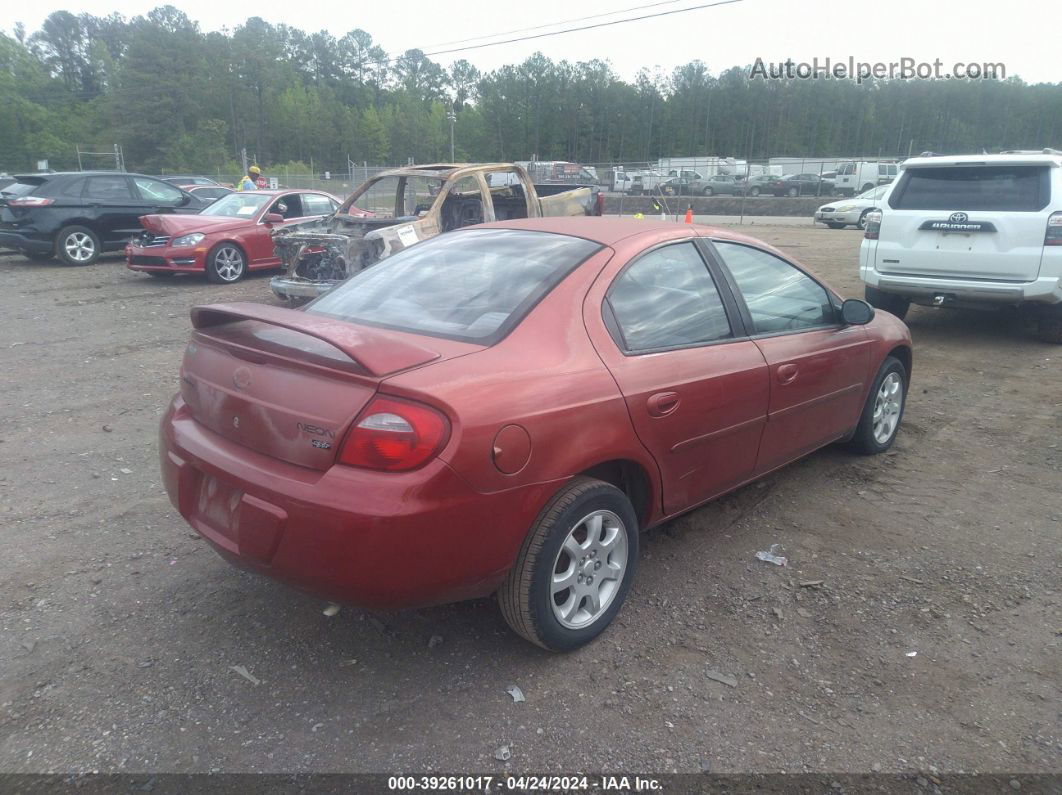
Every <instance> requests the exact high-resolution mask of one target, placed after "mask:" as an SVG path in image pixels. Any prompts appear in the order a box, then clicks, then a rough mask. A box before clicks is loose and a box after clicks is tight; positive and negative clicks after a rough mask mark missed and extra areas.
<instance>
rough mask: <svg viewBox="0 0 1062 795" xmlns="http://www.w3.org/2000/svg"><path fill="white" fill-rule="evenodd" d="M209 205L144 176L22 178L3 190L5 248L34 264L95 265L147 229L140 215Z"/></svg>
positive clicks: (0, 224) (0, 241)
mask: <svg viewBox="0 0 1062 795" xmlns="http://www.w3.org/2000/svg"><path fill="white" fill-rule="evenodd" d="M209 204H210V202H209V201H207V200H206V199H201V198H197V197H195V196H193V195H191V194H190V193H188V192H186V191H183V190H181V189H180V188H178V187H175V186H174V185H170V184H169V183H167V182H163V181H162V180H160V179H156V178H155V177H147V176H144V175H143V174H125V173H122V172H117V171H74V172H67V173H56V174H20V175H16V176H15V182H14V183H12V184H11V185H8V186H7V187H4V188H0V248H13V249H16V250H18V251H21V252H22V253H23V254H25V255H26V256H27V257H29V258H30V259H32V260H47V259H50V258H52V257H58V258H59V259H60V260H62V261H63V262H66V263H67V264H70V265H91V264H92V263H93V262H95V261H96V260H97V259H98V258H99V256H100V254H101V253H103V252H104V251H117V250H120V249H122V248H124V247H125V244H126V243H127V242H129V238H131V237H132V236H133V235H135V234H139V233H140V232H141V231H143V230H142V229H141V227H140V223H139V222H138V221H137V219H138V218H139V217H140V216H142V215H153V214H156V213H197V212H199V211H200V210H202V209H203V208H204V207H206V206H208V205H209Z"/></svg>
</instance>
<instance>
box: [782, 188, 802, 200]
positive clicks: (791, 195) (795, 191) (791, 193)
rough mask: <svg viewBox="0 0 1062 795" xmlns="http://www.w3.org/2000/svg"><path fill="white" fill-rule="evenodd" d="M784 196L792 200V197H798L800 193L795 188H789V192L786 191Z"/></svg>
mask: <svg viewBox="0 0 1062 795" xmlns="http://www.w3.org/2000/svg"><path fill="white" fill-rule="evenodd" d="M785 195H786V196H788V197H790V198H792V197H794V196H798V195H800V191H799V190H797V189H796V188H790V189H789V190H787V191H786V192H785Z"/></svg>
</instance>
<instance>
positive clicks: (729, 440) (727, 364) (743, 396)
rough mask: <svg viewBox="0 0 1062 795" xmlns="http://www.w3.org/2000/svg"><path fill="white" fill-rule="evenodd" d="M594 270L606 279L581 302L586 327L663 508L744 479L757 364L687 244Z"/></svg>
mask: <svg viewBox="0 0 1062 795" xmlns="http://www.w3.org/2000/svg"><path fill="white" fill-rule="evenodd" d="M619 267H622V270H620V271H619V273H618V275H615V276H614V278H612V274H615V273H616V269H617V268H619ZM603 278H612V280H611V284H610V286H609V288H608V291H607V293H606V294H605V300H604V302H603V303H596V302H595V301H593V300H592V299H591V300H589V301H588V303H587V309H586V312H587V315H588V317H587V327H588V328H589V329H590V331H591V339H593V341H594V345H595V347H596V348H597V349H598V351H599V353H600V355H601V358H602V359H603V360H604V362H605V364H606V366H607V367H608V368H609V370H610V371H611V372H612V375H613V377H614V378H615V379H616V383H617V384H618V386H619V389H620V391H621V392H622V394H623V397H624V399H625V401H626V404H627V409H628V411H629V413H630V416H631V420H632V422H633V424H634V429H635V431H636V433H637V434H638V437H639V439H640V440H641V442H642V444H644V445H645V447H646V448H647V449H648V450H649V451H650V453H651V454H652V455H653V457H654V458H655V459H656V462H657V465H658V466H659V467H660V473H661V476H662V483H663V502H664V510H665V512H666V513H675V512H678V511H681V510H683V509H685V508H688V507H690V506H692V505H696V504H697V503H700V502H703V501H705V500H707V499H710V498H712V497H714V496H716V495H717V494H720V493H722V492H724V491H727V490H728V489H730V488H732V487H734V486H736V485H738V484H740V483H742V482H743V481H745V480H748V479H749V478H750V477H751V476H752V473H753V470H754V467H755V464H756V451H757V449H758V447H759V443H760V434H761V432H762V430H763V426H764V423H765V421H766V415H767V402H768V379H767V365H766V363H765V362H764V359H763V355H762V354H761V353H760V350H759V348H757V347H756V344H755V343H754V342H752V341H750V340H748V339H745V338H743V336H744V335H743V333H742V332H741V326H740V323H741V321H740V319H739V318H738V317H737V314H736V305H735V304H734V303H733V299H732V298H731V297H730V295H729V293H726V294H725V297H724V295H723V294H722V293H721V292H720V290H719V289H717V286H716V281H715V278H714V277H713V275H712V272H711V271H710V269H709V268H708V266H707V264H706V262H705V260H704V259H703V258H702V256H701V254H700V253H699V251H698V248H697V246H696V245H695V244H694V243H693V242H692V241H690V240H685V241H682V242H677V243H670V244H667V245H664V246H661V247H658V248H654V249H651V250H649V251H648V252H646V253H644V254H641V255H640V256H638V257H637V258H636V259H634V260H633V261H631V262H630V264H629V265H626V266H622V265H621V264H619V265H617V266H615V267H610V269H609V270H607V271H606V272H605V273H604V274H603ZM728 303H729V306H728ZM594 313H597V317H596V318H594V317H593V315H594ZM602 314H603V321H602ZM602 322H603V325H602Z"/></svg>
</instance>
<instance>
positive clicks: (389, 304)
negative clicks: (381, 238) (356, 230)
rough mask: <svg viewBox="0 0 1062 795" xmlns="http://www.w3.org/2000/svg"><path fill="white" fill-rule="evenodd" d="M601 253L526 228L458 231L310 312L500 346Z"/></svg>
mask: <svg viewBox="0 0 1062 795" xmlns="http://www.w3.org/2000/svg"><path fill="white" fill-rule="evenodd" d="M600 248H601V246H600V245H599V244H597V243H593V242H591V241H589V240H584V239H582V238H578V237H569V236H567V235H556V234H551V233H548V232H531V231H527V230H522V229H472V230H467V231H458V232H452V233H450V234H446V235H441V236H440V237H436V238H433V239H431V240H427V241H425V242H423V243H418V244H417V245H415V246H410V247H409V248H407V249H404V250H403V251H400V252H398V253H397V254H395V255H394V256H391V257H388V258H387V259H385V260H384V261H383V262H381V263H379V264H378V265H373V266H372V267H371V268H368V269H366V270H363V271H361V272H360V273H358V274H356V275H355V276H352V277H351V278H349V279H347V280H346V281H345V282H343V283H342V284H340V285H339V286H338V287H336V288H335V289H333V290H331V291H330V292H328V293H325V294H324V295H323V296H321V297H320V298H318V299H317V300H316V301H314V302H313V303H311V304H309V305H308V306H307V308H306V311H307V312H311V313H317V314H323V315H329V316H331V317H337V318H340V319H342V320H350V321H353V322H355V323H364V324H365V325H369V326H379V327H382V328H390V329H396V330H398V331H410V332H413V333H416V334H427V335H430V336H436V337H446V338H449V339H455V340H462V341H465V342H476V343H480V344H483V345H493V344H494V343H495V342H497V341H498V340H500V339H501V338H502V337H504V336H505V335H506V334H508V333H509V332H510V331H511V330H512V329H513V328H515V326H516V325H517V324H518V323H519V322H520V321H521V320H523V318H524V316H525V315H527V313H528V312H530V311H531V309H532V307H534V305H535V304H536V303H538V301H540V300H541V299H542V298H543V297H544V296H545V295H546V294H547V293H549V291H550V290H552V289H553V288H554V287H555V286H556V285H557V284H559V283H560V281H561V280H562V279H563V278H564V277H565V276H567V275H568V274H569V273H571V272H572V271H573V270H575V268H576V267H578V265H579V264H580V263H581V262H583V261H584V260H585V259H586V258H587V257H589V256H590V255H592V254H594V253H595V252H596V251H598V250H599V249H600Z"/></svg>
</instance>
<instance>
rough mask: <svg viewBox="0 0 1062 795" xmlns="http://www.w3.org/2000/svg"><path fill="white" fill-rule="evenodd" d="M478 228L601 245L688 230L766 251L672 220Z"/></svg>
mask: <svg viewBox="0 0 1062 795" xmlns="http://www.w3.org/2000/svg"><path fill="white" fill-rule="evenodd" d="M478 228H483V229H527V230H530V231H534V232H552V233H553V234H557V235H570V236H572V237H581V238H584V239H586V240H592V241H594V242H595V243H600V244H601V245H603V246H612V245H614V244H616V243H618V242H619V241H621V240H626V239H628V238H632V237H637V236H644V237H646V238H656V237H659V236H660V233H662V232H675V233H680V232H681V231H682V230H690V231H692V232H695V233H696V234H698V235H700V236H702V237H712V238H716V239H719V240H733V241H735V242H739V243H753V244H755V245H757V246H760V247H763V248H768V246H766V244H764V243H762V242H761V241H759V240H756V239H755V238H752V237H749V236H748V235H743V234H741V233H739V232H732V231H730V230H728V229H720V228H719V227H715V226H706V225H704V224H680V223H675V222H674V221H650V220H648V219H637V218H599V217H588V216H577V215H574V216H563V217H557V218H519V219H513V220H511V221H497V222H495V223H491V224H483V225H482V226H481V227H478ZM675 237H682V235H681V234H676V235H675Z"/></svg>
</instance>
